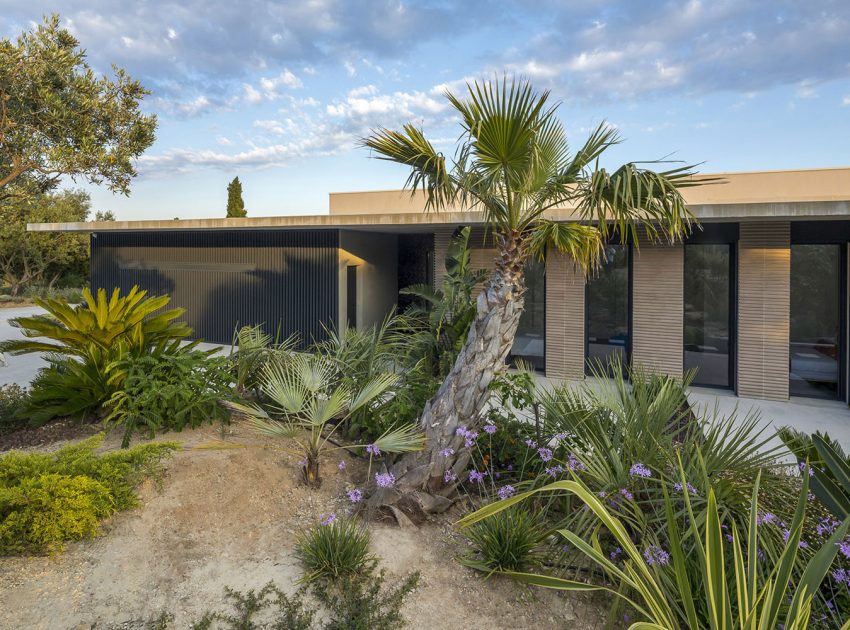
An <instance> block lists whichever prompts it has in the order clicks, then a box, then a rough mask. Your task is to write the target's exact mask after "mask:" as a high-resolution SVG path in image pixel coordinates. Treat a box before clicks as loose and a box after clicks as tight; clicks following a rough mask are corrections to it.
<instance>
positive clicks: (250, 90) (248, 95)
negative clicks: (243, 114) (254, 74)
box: [243, 83, 263, 104]
mask: <svg viewBox="0 0 850 630" xmlns="http://www.w3.org/2000/svg"><path fill="white" fill-rule="evenodd" d="M243 87H244V91H245V100H246V101H248V102H249V103H251V104H257V103H259V102H260V101H262V100H263V95H262V94H261V93H260V91H259V90H257V89H256V88H254V86H253V85H248V84H247V83H246V84H244V86H243Z"/></svg>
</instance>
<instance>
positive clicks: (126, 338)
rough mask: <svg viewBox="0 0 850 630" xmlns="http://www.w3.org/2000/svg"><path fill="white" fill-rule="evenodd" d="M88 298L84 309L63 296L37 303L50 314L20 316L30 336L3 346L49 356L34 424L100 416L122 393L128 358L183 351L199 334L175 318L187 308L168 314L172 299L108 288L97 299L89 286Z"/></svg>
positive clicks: (32, 409)
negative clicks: (122, 363)
mask: <svg viewBox="0 0 850 630" xmlns="http://www.w3.org/2000/svg"><path fill="white" fill-rule="evenodd" d="M83 297H84V301H83V303H82V304H79V305H77V306H73V305H71V304H69V303H68V302H67V301H65V300H62V299H52V298H45V299H41V298H38V299H36V300H35V301H36V304H38V305H39V306H41V307H42V308H43V309H45V310H46V311H47V314H46V315H35V316H32V317H19V318H17V319H13V320H12V321H11V324H12V326H14V327H16V328H19V329H20V330H21V332H22V333H23V335H24V337H25V338H24V339H10V340H6V341H3V342H0V352H10V353H11V354H28V353H46V358H47V360H48V362H49V363H50V365H49V366H48V367H47V368H44V369H42V371H41V372H40V374H39V376H38V377H37V378H36V379H35V381H34V382H33V385H32V392H31V399H30V404H29V405H28V408H27V410H26V413H27V416H28V417H29V419H30V422H31V423H32V424H36V425H37V424H42V423H44V422H46V421H47V420H50V419H51V418H53V417H56V416H78V417H87V416H90V415H94V414H97V413H99V412H100V410H101V407H102V405H103V404H104V403H105V402H106V401H107V400H108V399H109V397H110V396H111V395H112V394H113V393H114V392H115V391H117V390H118V389H119V388H120V385H121V382H122V380H123V377H124V372H123V370H122V368H121V367H120V361H121V360H122V359H124V358H126V357H128V356H136V357H139V356H144V355H147V354H159V353H175V352H178V351H180V343H181V341H182V340H183V339H185V338H186V337H187V336H189V334H191V332H192V330H191V328H189V327H188V326H186V325H185V324H183V323H180V322H177V321H175V320H177V319H178V318H179V317H180V316H181V315H182V314H183V309H179V308H178V309H171V310H166V311H163V310H162V309H163V308H164V307H165V306H166V305H167V304H168V301H169V299H170V298H169V297H168V296H160V297H148V296H147V294H146V292H145V291H141V290H139V288H138V287H133V288H132V289H131V290H130V291H129V292H128V293H127V295H124V296H121V294H120V290H119V289H115V290H114V291H113V292H112V294H111V297H109V298H107V294H106V291H104V290H103V289H100V290H99V291H98V292H97V297H95V296H93V295H92V294H91V292H90V291H89V290H88V289H84V290H83Z"/></svg>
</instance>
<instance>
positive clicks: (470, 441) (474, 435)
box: [463, 431, 478, 448]
mask: <svg viewBox="0 0 850 630" xmlns="http://www.w3.org/2000/svg"><path fill="white" fill-rule="evenodd" d="M476 439H478V431H467V432H466V437H465V438H464V440H463V445H464V446H465V447H466V448H472V447H473V446H475V440H476Z"/></svg>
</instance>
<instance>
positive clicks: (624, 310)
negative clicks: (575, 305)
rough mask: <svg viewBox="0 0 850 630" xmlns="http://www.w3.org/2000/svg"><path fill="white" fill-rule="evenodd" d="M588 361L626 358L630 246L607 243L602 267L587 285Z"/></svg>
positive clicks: (586, 327)
mask: <svg viewBox="0 0 850 630" xmlns="http://www.w3.org/2000/svg"><path fill="white" fill-rule="evenodd" d="M585 330H586V331H587V361H588V366H594V365H596V364H597V362H598V361H601V362H603V363H605V362H607V361H610V360H611V359H612V358H613V357H615V356H616V357H619V359H620V360H621V361H622V363H623V365H626V364H627V363H628V360H629V356H628V352H629V249H628V247H625V246H622V245H607V246H606V247H605V258H604V260H603V261H602V267H601V268H600V269H599V271H598V272H597V273H596V274H595V275H594V276H593V277H592V278H590V279H589V281H588V284H587V321H586V323H585Z"/></svg>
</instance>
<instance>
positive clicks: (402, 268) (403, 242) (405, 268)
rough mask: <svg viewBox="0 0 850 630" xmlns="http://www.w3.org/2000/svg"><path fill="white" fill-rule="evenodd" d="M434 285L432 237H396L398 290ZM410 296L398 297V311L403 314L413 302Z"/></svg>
mask: <svg viewBox="0 0 850 630" xmlns="http://www.w3.org/2000/svg"><path fill="white" fill-rule="evenodd" d="M433 283H434V235H433V234H399V235H398V286H399V288H400V289H405V288H407V287H411V286H415V285H421V284H424V285H427V286H431V285H432V284H433ZM416 299H417V298H415V297H414V296H412V295H405V294H400V295H399V296H398V310H399V312H400V313H403V312H404V311H405V310H406V309H407V308H408V307H409V306H410V305H411V304H412V303H413V302H415V301H416Z"/></svg>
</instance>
